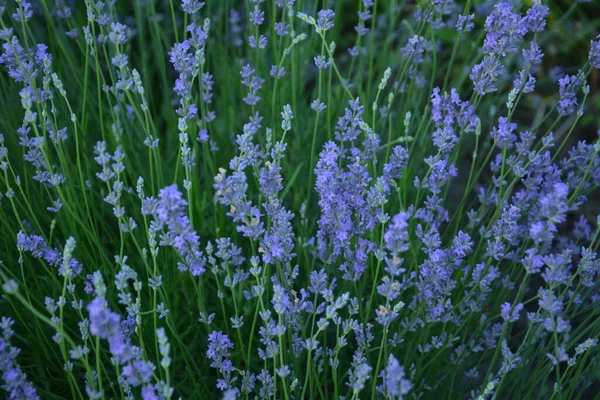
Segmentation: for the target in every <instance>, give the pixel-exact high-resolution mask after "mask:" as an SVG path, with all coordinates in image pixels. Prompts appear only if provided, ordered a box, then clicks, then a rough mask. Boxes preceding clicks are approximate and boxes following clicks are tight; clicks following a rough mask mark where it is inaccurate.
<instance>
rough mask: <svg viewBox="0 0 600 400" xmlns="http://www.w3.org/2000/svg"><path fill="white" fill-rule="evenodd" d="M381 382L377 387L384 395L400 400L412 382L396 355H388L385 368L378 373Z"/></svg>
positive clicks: (408, 390)
mask: <svg viewBox="0 0 600 400" xmlns="http://www.w3.org/2000/svg"><path fill="white" fill-rule="evenodd" d="M379 376H380V377H381V379H382V380H383V384H382V385H381V386H379V387H378V388H377V389H378V390H379V392H380V393H383V394H384V395H385V396H386V397H388V396H389V397H391V398H394V399H398V400H401V399H402V397H403V396H404V395H406V394H408V392H410V389H411V388H412V383H411V382H410V381H409V380H408V379H407V377H406V374H405V373H404V368H403V367H402V365H400V363H399V362H398V360H397V359H396V357H394V356H393V355H392V354H390V355H389V357H388V361H387V364H386V366H385V369H384V370H383V371H381V374H380V375H379Z"/></svg>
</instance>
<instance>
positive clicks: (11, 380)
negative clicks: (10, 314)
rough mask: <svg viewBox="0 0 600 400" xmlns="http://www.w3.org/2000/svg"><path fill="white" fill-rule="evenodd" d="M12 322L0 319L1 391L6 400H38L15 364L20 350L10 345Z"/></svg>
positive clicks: (12, 333) (25, 377)
mask: <svg viewBox="0 0 600 400" xmlns="http://www.w3.org/2000/svg"><path fill="white" fill-rule="evenodd" d="M13 324H14V321H13V320H12V319H10V318H7V317H2V320H1V321H0V330H1V331H2V336H1V337H0V372H1V373H2V379H3V380H4V383H3V384H2V389H4V390H5V391H6V394H7V397H6V399H8V400H39V398H40V397H39V396H38V394H37V391H36V389H35V387H34V386H33V384H32V383H31V382H29V381H27V375H26V374H25V373H24V372H23V371H22V370H21V367H20V366H19V364H18V362H17V356H18V355H19V353H20V352H21V350H20V349H18V348H17V347H14V346H13V345H11V343H10V339H11V338H12V336H13V335H14V331H13V330H12V326H13Z"/></svg>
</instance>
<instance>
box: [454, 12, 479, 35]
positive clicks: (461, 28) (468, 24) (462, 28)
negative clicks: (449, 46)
mask: <svg viewBox="0 0 600 400" xmlns="http://www.w3.org/2000/svg"><path fill="white" fill-rule="evenodd" d="M474 19H475V14H471V15H459V16H458V19H457V20H456V25H455V27H456V30H457V31H458V32H470V31H471V30H473V28H474V27H475V24H474V23H473V20H474Z"/></svg>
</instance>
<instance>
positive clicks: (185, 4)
mask: <svg viewBox="0 0 600 400" xmlns="http://www.w3.org/2000/svg"><path fill="white" fill-rule="evenodd" d="M202 7H204V2H203V1H198V0H182V1H181V8H182V9H183V12H184V13H186V14H189V15H194V14H196V13H197V12H198V11H200V9H201V8H202Z"/></svg>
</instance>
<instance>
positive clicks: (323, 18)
mask: <svg viewBox="0 0 600 400" xmlns="http://www.w3.org/2000/svg"><path fill="white" fill-rule="evenodd" d="M334 17H335V13H334V12H333V10H319V12H318V13H317V29H321V30H323V31H328V30H330V29H332V28H333V18H334Z"/></svg>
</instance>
